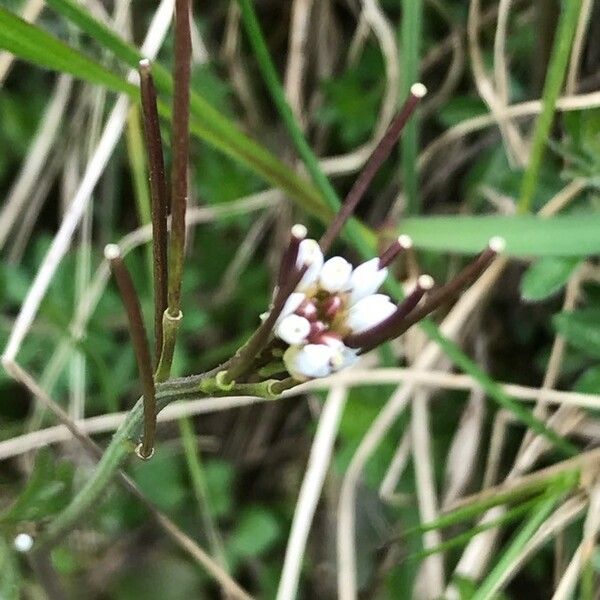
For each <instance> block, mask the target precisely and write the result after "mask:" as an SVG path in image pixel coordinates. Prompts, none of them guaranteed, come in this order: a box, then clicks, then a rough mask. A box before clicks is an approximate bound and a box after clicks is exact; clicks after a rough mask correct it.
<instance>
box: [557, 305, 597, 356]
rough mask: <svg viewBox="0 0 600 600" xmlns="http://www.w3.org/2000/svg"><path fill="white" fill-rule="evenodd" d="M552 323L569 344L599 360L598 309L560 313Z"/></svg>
mask: <svg viewBox="0 0 600 600" xmlns="http://www.w3.org/2000/svg"><path fill="white" fill-rule="evenodd" d="M552 322H553V324H554V327H555V329H556V331H558V333H560V334H561V335H562V336H564V338H565V339H566V340H567V342H569V344H572V345H573V346H575V348H579V349H580V350H583V351H584V352H586V353H587V354H589V355H591V356H594V357H596V358H600V308H584V309H582V310H576V311H573V312H562V313H559V314H558V315H554V318H553V319H552Z"/></svg>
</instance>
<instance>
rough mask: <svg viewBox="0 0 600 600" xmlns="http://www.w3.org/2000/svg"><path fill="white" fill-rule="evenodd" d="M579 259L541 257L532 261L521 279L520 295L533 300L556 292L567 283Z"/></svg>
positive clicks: (541, 298)
mask: <svg viewBox="0 0 600 600" xmlns="http://www.w3.org/2000/svg"><path fill="white" fill-rule="evenodd" d="M578 264H579V261H578V260H577V259H569V258H555V257H548V258H542V259H540V260H538V261H537V262H535V263H533V264H532V265H531V266H530V267H529V269H527V271H526V272H525V274H524V275H523V279H522V280H521V297H522V298H523V300H528V301H530V302H535V301H538V300H544V299H545V298H548V296H552V295H553V294H556V293H557V292H558V291H559V290H561V289H562V287H563V286H564V285H565V284H566V283H567V281H568V280H569V278H570V277H571V274H572V273H573V272H574V271H575V269H576V268H577V265H578Z"/></svg>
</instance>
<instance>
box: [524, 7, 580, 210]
mask: <svg viewBox="0 0 600 600" xmlns="http://www.w3.org/2000/svg"><path fill="white" fill-rule="evenodd" d="M561 6H562V9H561V15H560V20H559V23H558V30H557V32H556V38H555V40H554V47H553V48H552V55H551V56H550V62H549V64H548V72H547V75H546V81H545V82H544V91H543V93H542V112H541V114H540V116H539V117H538V118H537V120H536V122H535V129H534V131H533V140H532V143H531V152H530V158H529V164H528V165H527V169H526V171H525V175H524V176H523V181H522V183H521V194H520V197H519V202H518V205H517V208H518V211H519V212H520V213H526V212H528V211H529V210H530V208H531V202H532V200H533V196H534V194H535V190H536V187H537V182H538V178H539V174H540V167H541V166H542V159H543V158H544V152H545V150H546V145H547V144H548V136H549V135H550V129H551V128H552V121H553V119H554V114H555V112H556V101H557V100H558V97H559V95H560V91H561V88H562V85H563V81H564V79H565V74H566V71H567V65H568V64H569V57H570V56H571V46H572V44H573V37H574V36H575V30H576V29H577V22H578V20H579V13H580V11H581V0H565V1H563V2H562V3H561Z"/></svg>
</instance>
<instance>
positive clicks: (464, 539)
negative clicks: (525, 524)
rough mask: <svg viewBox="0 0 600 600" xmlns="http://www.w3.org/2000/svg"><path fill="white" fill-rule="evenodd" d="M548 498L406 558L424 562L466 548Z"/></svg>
mask: <svg viewBox="0 0 600 600" xmlns="http://www.w3.org/2000/svg"><path fill="white" fill-rule="evenodd" d="M546 497H547V496H546V495H543V496H542V497H539V496H538V497H536V498H534V499H533V500H528V501H527V502H523V503H522V504H519V505H518V506H516V507H515V508H513V509H511V510H509V511H507V512H506V513H504V514H503V515H502V516H500V517H498V518H496V519H492V520H491V521H488V522H487V523H482V524H481V525H476V526H475V527H472V528H471V529H469V530H468V531H465V532H464V533H461V534H460V535H456V536H454V537H452V538H450V539H449V540H446V541H445V542H443V543H441V544H438V545H437V546H434V547H433V548H428V549H427V550H422V551H421V552H416V553H415V554H411V555H410V556H408V557H407V558H406V560H422V559H424V558H427V557H428V556H431V555H432V554H438V553H439V552H446V551H448V550H452V549H454V548H460V547H462V546H466V545H467V544H468V543H469V542H470V541H471V540H472V539H473V538H474V537H475V536H477V535H479V534H480V533H483V532H484V531H487V530H488V529H494V528H495V527H498V526H499V525H504V524H506V523H512V522H513V521H515V520H516V519H518V518H519V517H521V516H522V515H524V514H527V513H528V512H530V511H531V509H532V508H534V507H535V506H537V505H538V504H539V503H540V502H541V501H542V500H543V499H544V498H546Z"/></svg>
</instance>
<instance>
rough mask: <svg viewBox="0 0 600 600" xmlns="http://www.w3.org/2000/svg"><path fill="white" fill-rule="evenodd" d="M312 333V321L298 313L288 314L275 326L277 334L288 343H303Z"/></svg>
mask: <svg viewBox="0 0 600 600" xmlns="http://www.w3.org/2000/svg"><path fill="white" fill-rule="evenodd" d="M309 333H310V323H309V322H308V321H307V320H306V319H305V318H304V317H300V316H298V315H288V316H287V317H285V319H282V321H281V323H279V325H277V327H276V328H275V335H276V336H277V337H279V338H281V339H282V340H283V341H284V342H286V343H287V344H290V345H293V344H301V343H302V342H303V341H304V340H305V339H306V337H307V336H308V334H309Z"/></svg>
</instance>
